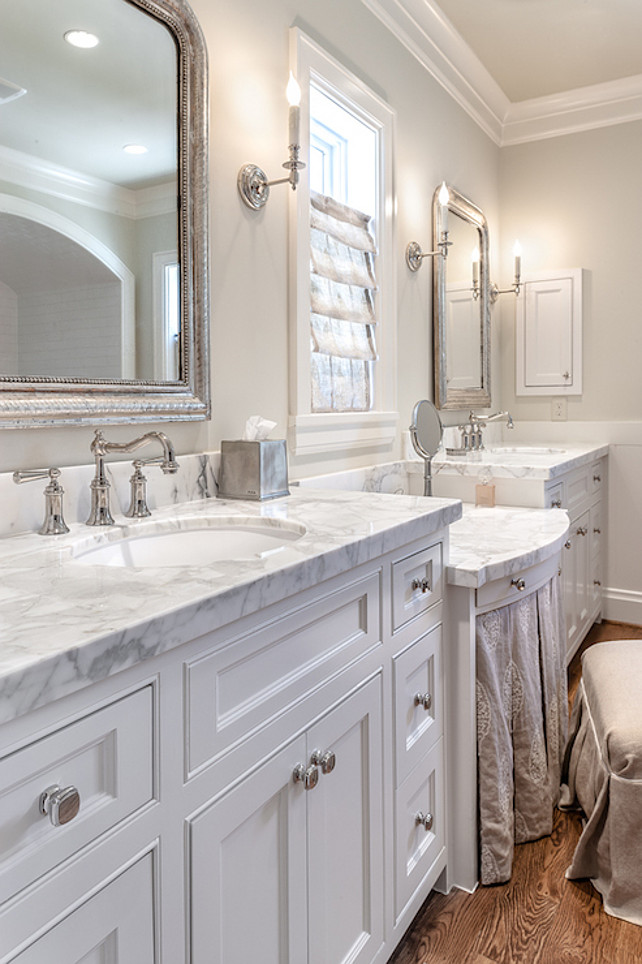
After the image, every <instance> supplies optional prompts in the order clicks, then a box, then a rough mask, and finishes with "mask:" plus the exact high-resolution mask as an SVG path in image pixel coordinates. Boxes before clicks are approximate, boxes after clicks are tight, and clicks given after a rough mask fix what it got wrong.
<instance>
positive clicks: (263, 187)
mask: <svg viewBox="0 0 642 964" xmlns="http://www.w3.org/2000/svg"><path fill="white" fill-rule="evenodd" d="M237 184H238V189H239V194H240V195H241V197H242V198H243V200H244V202H245V203H246V204H247V206H248V207H249V208H252V210H253V211H260V209H261V208H262V207H265V204H266V202H267V199H268V198H269V196H270V189H269V187H268V184H267V175H266V173H265V171H262V170H261V168H260V167H257V166H256V164H246V165H245V166H244V167H242V168H241V170H240V171H239V176H238V179H237Z"/></svg>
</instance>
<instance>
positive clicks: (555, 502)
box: [551, 499, 562, 509]
mask: <svg viewBox="0 0 642 964" xmlns="http://www.w3.org/2000/svg"><path fill="white" fill-rule="evenodd" d="M561 508H562V500H561V499H551V509H561Z"/></svg>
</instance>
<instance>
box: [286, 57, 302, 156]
mask: <svg viewBox="0 0 642 964" xmlns="http://www.w3.org/2000/svg"><path fill="white" fill-rule="evenodd" d="M285 93H286V96H287V98H288V104H289V105H290V115H289V132H290V140H289V146H290V147H299V145H300V139H299V121H300V114H301V108H300V107H299V104H300V103H301V88H300V87H299V85H298V83H297V81H296V79H295V77H294V74H293V73H292V71H290V79H289V80H288V86H287V87H286V89H285Z"/></svg>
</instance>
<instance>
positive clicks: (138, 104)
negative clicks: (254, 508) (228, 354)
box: [0, 0, 210, 428]
mask: <svg viewBox="0 0 642 964" xmlns="http://www.w3.org/2000/svg"><path fill="white" fill-rule="evenodd" d="M0 12H1V15H2V20H1V22H2V31H1V32H0V74H1V76H0V118H1V121H0V426H4V427H10V428H15V427H34V426H48V425H62V424H82V423H96V422H131V421H167V420H172V421H175V420H181V419H203V418H208V417H209V415H210V391H209V344H208V338H209V335H208V329H209V325H208V311H209V292H208V277H209V267H208V231H207V228H208V213H207V212H208V201H207V183H208V144H207V136H208V106H207V97H208V91H207V54H206V48H205V42H204V39H203V35H202V32H201V29H200V26H199V24H198V21H197V20H196V17H195V15H194V13H193V11H192V10H191V8H190V7H189V5H188V4H187V3H185V2H183V0H56V2H55V3H52V2H51V0H20V2H19V3H16V2H15V0H0Z"/></svg>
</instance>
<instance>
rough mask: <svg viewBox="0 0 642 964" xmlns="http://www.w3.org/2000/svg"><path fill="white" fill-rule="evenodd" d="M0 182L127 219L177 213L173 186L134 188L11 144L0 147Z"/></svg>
mask: <svg viewBox="0 0 642 964" xmlns="http://www.w3.org/2000/svg"><path fill="white" fill-rule="evenodd" d="M0 181H5V182H7V183H8V184H13V185H16V186H18V187H23V188H29V189H30V190H32V191H38V192H39V193H41V194H48V195H49V196H50V197H57V198H62V199H64V200H66V201H73V202H74V203H76V204H82V205H84V206H86V207H91V208H97V209H98V210H100V211H107V212H109V213H110V214H118V215H121V216H122V217H126V218H132V219H137V218H145V217H151V216H152V215H155V214H170V213H175V212H176V188H175V187H174V185H171V184H170V185H167V184H161V185H158V186H156V187H149V188H142V189H141V190H139V191H133V190H131V189H129V188H125V187H119V186H118V185H116V184H111V183H110V182H109V181H102V180H100V179H99V178H95V177H88V176H87V175H86V174H81V173H80V172H79V171H74V170H71V169H70V168H65V167H61V166H59V165H56V164H52V163H51V162H50V161H45V160H43V159H41V158H39V157H34V156H33V155H31V154H24V153H22V152H21V151H15V150H13V149H12V148H10V147H2V146H0Z"/></svg>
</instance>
